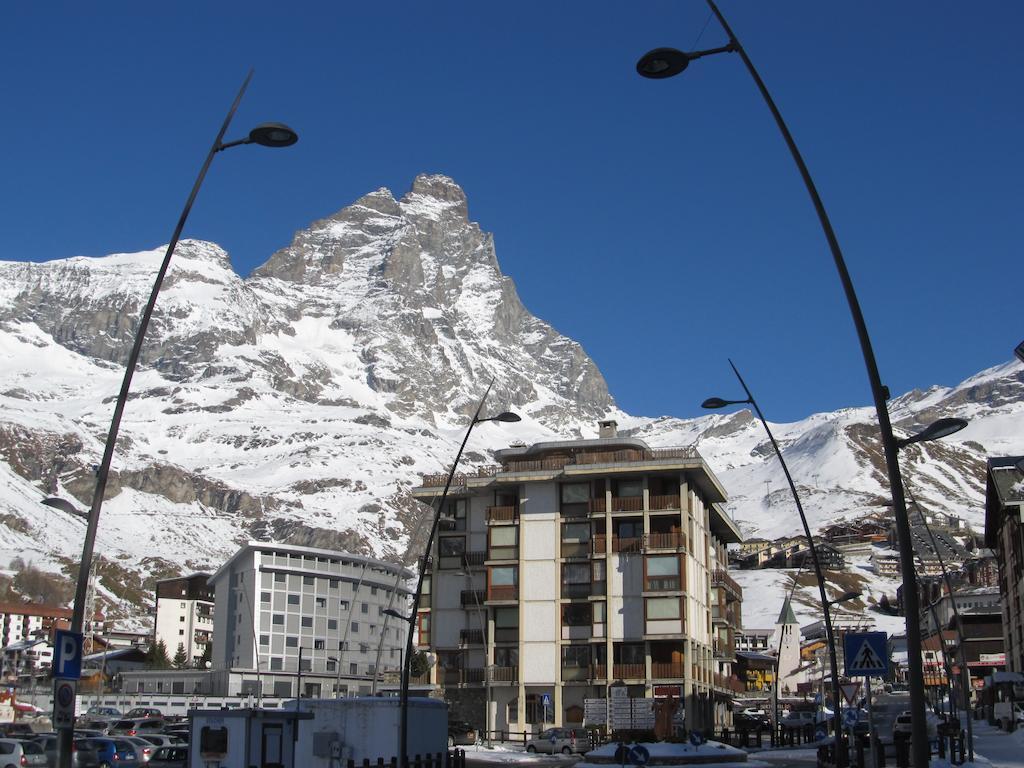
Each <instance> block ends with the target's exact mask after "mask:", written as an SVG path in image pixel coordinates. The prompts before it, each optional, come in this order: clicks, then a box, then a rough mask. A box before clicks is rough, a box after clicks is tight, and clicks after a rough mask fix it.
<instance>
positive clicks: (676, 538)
mask: <svg viewBox="0 0 1024 768" xmlns="http://www.w3.org/2000/svg"><path fill="white" fill-rule="evenodd" d="M611 539H612V541H611V545H612V547H611V549H612V552H619V553H639V552H643V553H647V552H655V551H675V552H679V551H685V549H686V534H685V533H682V532H681V531H672V532H669V533H645V534H643V536H628V537H626V536H616V535H614V534H613V535H612V537H611ZM607 540H608V539H607V534H604V533H596V534H594V536H593V537H592V538H591V539H590V541H589V542H587V541H563V542H562V546H561V549H560V554H561V556H562V557H564V558H574V557H579V558H590V557H593V556H595V555H604V554H605V553H606V545H607ZM440 558H441V566H442V567H444V568H448V567H450V568H465V567H472V566H481V565H483V564H484V563H486V562H488V561H493V560H518V559H519V547H516V546H500V547H491V548H490V550H488V551H486V552H479V551H477V552H463V553H462V554H460V555H441V556H440ZM726 578H728V577H726ZM729 581H730V582H732V580H731V579H729ZM732 584H733V585H734V586H735V588H736V589H739V590H740V596H741V597H742V589H740V587H739V586H738V585H736V583H735V582H732Z"/></svg>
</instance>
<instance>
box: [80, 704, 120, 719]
mask: <svg viewBox="0 0 1024 768" xmlns="http://www.w3.org/2000/svg"><path fill="white" fill-rule="evenodd" d="M85 717H87V718H96V719H99V720H120V719H121V718H123V717H124V715H122V714H121V710H120V709H118V708H117V707H89V708H88V709H87V710H86V711H85Z"/></svg>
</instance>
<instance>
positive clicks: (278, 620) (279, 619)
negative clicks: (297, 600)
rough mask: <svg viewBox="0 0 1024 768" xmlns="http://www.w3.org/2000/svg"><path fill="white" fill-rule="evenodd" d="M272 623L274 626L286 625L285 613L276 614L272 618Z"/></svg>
mask: <svg viewBox="0 0 1024 768" xmlns="http://www.w3.org/2000/svg"><path fill="white" fill-rule="evenodd" d="M270 621H271V623H272V624H278V625H283V624H284V614H283V613H275V614H274V615H273V616H271V618H270Z"/></svg>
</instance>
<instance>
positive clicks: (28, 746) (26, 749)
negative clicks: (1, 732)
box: [0, 739, 47, 768]
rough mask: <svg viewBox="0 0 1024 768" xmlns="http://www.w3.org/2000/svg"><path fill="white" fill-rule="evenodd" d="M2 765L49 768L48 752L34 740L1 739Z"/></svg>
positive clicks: (10, 767)
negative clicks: (47, 761)
mask: <svg viewBox="0 0 1024 768" xmlns="http://www.w3.org/2000/svg"><path fill="white" fill-rule="evenodd" d="M0 766H3V768H17V767H18V766H20V767H21V768H47V763H46V753H45V752H43V748H42V747H41V746H39V745H38V744H37V743H36V742H34V741H18V740H17V739H0Z"/></svg>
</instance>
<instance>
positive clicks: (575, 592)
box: [562, 563, 591, 597]
mask: <svg viewBox="0 0 1024 768" xmlns="http://www.w3.org/2000/svg"><path fill="white" fill-rule="evenodd" d="M590 577H591V568H590V563H563V564H562V597H589V596H590Z"/></svg>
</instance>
